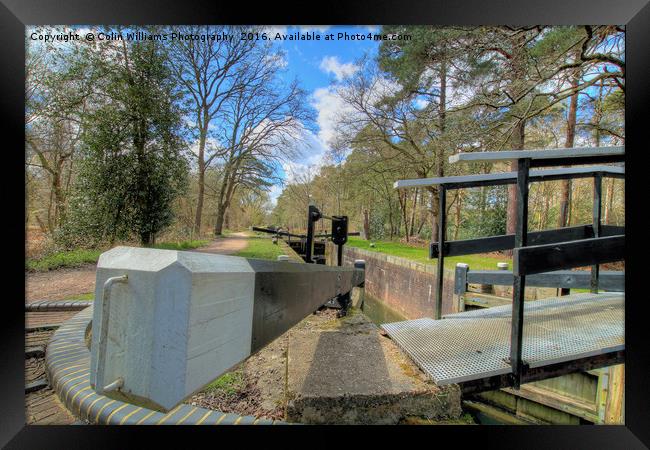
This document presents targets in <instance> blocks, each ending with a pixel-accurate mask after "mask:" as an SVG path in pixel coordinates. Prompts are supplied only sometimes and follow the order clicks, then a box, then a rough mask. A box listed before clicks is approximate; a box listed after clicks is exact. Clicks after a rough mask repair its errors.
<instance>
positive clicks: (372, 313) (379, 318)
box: [362, 291, 408, 325]
mask: <svg viewBox="0 0 650 450" xmlns="http://www.w3.org/2000/svg"><path fill="white" fill-rule="evenodd" d="M362 311H363V313H364V314H365V315H366V316H368V318H369V319H370V320H372V321H373V322H374V323H375V325H381V324H383V323H391V322H400V321H402V320H408V319H407V318H406V317H404V316H403V315H401V314H400V313H398V312H397V311H395V310H394V309H392V308H390V307H388V306H386V304H385V303H383V302H381V301H379V300H378V299H376V298H375V297H373V296H372V295H369V294H368V292H367V291H366V292H365V293H364V296H363V308H362Z"/></svg>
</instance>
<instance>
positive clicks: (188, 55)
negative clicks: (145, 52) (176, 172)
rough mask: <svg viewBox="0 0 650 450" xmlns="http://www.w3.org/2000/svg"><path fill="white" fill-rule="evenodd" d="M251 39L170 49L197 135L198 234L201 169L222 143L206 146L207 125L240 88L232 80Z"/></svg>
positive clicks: (180, 43) (197, 29)
mask: <svg viewBox="0 0 650 450" xmlns="http://www.w3.org/2000/svg"><path fill="white" fill-rule="evenodd" d="M238 29H239V28H238V27H215V26H211V25H204V26H188V27H182V28H181V30H180V31H181V32H182V33H185V34H192V35H198V34H203V35H210V34H221V33H225V34H234V35H235V36H237V35H238ZM253 49H254V41H247V40H241V39H237V38H235V39H232V40H228V39H222V40H216V39H215V40H212V39H205V40H176V41H175V42H174V44H173V45H172V46H171V49H170V58H171V66H172V68H173V70H174V74H175V76H176V77H177V79H178V80H179V82H180V83H181V85H182V86H183V87H184V89H185V91H186V94H187V99H188V101H189V104H190V105H191V106H190V107H189V109H190V111H191V112H192V113H191V116H190V117H191V118H192V119H194V121H195V125H194V128H195V130H196V133H197V135H198V136H197V137H198V148H197V155H196V156H197V171H198V194H197V203H196V210H195V218H194V232H195V233H197V234H200V233H201V220H202V215H203V201H204V196H205V171H206V169H207V168H208V167H209V166H210V164H211V163H212V161H213V160H214V159H215V158H217V157H220V156H223V155H224V152H225V151H226V150H225V149H224V148H223V147H222V146H219V145H209V144H208V138H209V136H210V125H211V123H212V122H213V120H214V119H215V118H217V117H218V116H219V114H220V113H221V111H222V108H223V107H224V104H226V102H227V101H228V100H229V99H230V98H231V97H232V95H234V93H235V92H236V90H237V89H240V88H241V86H239V85H238V84H237V83H236V80H237V79H238V76H239V75H238V70H239V67H240V66H241V65H242V64H243V62H244V61H245V60H246V58H247V57H248V56H249V55H250V54H251V53H252V52H253Z"/></svg>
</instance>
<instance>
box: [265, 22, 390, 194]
mask: <svg viewBox="0 0 650 450" xmlns="http://www.w3.org/2000/svg"><path fill="white" fill-rule="evenodd" d="M267 32H268V33H273V34H274V35H275V33H281V34H287V33H295V32H302V33H305V32H314V33H318V34H320V35H321V40H319V41H315V40H312V41H281V40H275V41H273V42H274V45H275V46H277V48H278V49H280V50H281V51H282V52H283V54H284V65H285V67H284V70H283V72H282V74H281V75H280V76H281V77H282V78H283V79H285V80H286V81H287V82H290V81H292V80H293V79H298V80H299V83H300V86H301V87H302V88H303V89H304V90H305V91H306V92H307V99H308V102H309V105H310V106H311V107H313V108H314V110H315V114H316V121H315V123H313V124H310V125H308V130H307V133H306V136H305V137H306V139H305V141H306V144H305V145H304V148H303V155H302V156H301V157H300V158H298V159H296V160H294V161H292V162H290V163H288V164H283V167H282V168H280V169H279V173H278V175H279V176H280V177H282V178H283V179H284V180H285V182H291V181H292V180H293V179H294V175H295V174H299V173H303V172H304V171H305V170H307V169H308V168H309V167H310V166H311V167H312V168H314V169H316V168H317V167H318V166H320V165H321V164H322V163H323V157H324V156H325V154H326V153H327V151H328V149H329V148H330V142H331V141H330V140H331V139H332V138H333V137H334V123H335V119H336V116H337V114H339V113H340V110H341V107H342V105H341V103H340V102H341V101H340V100H339V99H338V98H337V97H336V95H334V93H333V90H332V89H333V86H334V85H335V84H336V83H338V82H340V81H342V80H343V79H345V78H346V77H348V76H350V75H352V74H354V73H355V71H356V70H358V67H357V66H356V65H355V62H357V61H358V60H359V59H360V58H362V57H363V56H365V55H368V56H370V57H373V56H375V55H376V54H377V51H378V48H379V42H378V41H368V40H337V39H335V40H332V41H325V40H323V37H324V35H326V34H330V33H334V34H335V35H336V34H337V33H340V32H341V33H342V32H346V33H348V34H349V35H352V34H356V33H361V34H367V33H368V32H373V33H378V32H379V27H377V26H338V25H337V26H322V25H318V26H313V27H310V26H275V27H269V28H268V31H267ZM282 189H283V186H282V185H280V184H277V185H275V186H273V188H272V189H271V192H270V196H271V201H272V203H275V201H276V200H277V197H278V196H279V195H280V193H281V192H282Z"/></svg>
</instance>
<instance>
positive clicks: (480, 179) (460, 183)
mask: <svg viewBox="0 0 650 450" xmlns="http://www.w3.org/2000/svg"><path fill="white" fill-rule="evenodd" d="M597 174H600V175H601V176H606V177H611V178H625V168H624V167H620V166H591V167H564V168H561V169H547V170H531V171H530V175H529V181H530V182H542V181H553V180H566V179H572V178H589V177H593V176H595V175H597ZM516 182H517V172H501V173H487V174H479V175H455V176H449V177H433V178H414V179H408V180H397V181H395V183H393V187H394V188H395V189H406V188H413V187H422V186H445V187H446V188H447V189H463V188H472V187H479V186H502V185H506V184H515V183H516Z"/></svg>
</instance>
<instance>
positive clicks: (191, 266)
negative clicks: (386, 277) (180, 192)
mask: <svg viewBox="0 0 650 450" xmlns="http://www.w3.org/2000/svg"><path fill="white" fill-rule="evenodd" d="M125 275H126V277H127V279H126V281H124V282H119V283H116V284H113V285H112V287H111V288H110V289H111V290H110V296H109V297H108V298H104V295H103V294H104V283H105V282H106V281H107V280H108V279H109V278H112V277H120V276H122V277H123V276H125ZM362 277H363V273H362V271H356V270H354V269H352V268H333V267H326V266H316V265H307V264H304V265H302V264H286V263H284V262H277V261H263V260H254V259H246V258H240V257H233V256H224V255H214V254H206V253H198V252H179V251H173V250H159V249H147V248H132V247H116V248H114V249H112V250H110V251H108V252H105V253H103V254H102V255H101V256H100V258H99V261H98V264H97V279H96V290H95V299H96V301H95V307H94V311H93V338H92V345H91V374H90V381H91V386H92V387H93V388H94V389H95V390H96V391H98V392H103V393H104V395H106V396H109V397H112V398H116V399H120V400H125V401H128V402H130V403H134V404H137V405H139V406H144V407H148V408H151V409H157V410H161V411H168V410H169V409H171V408H173V407H174V406H175V405H177V404H178V403H180V402H181V401H182V400H183V399H185V398H187V397H188V396H190V395H191V394H193V393H194V392H196V391H198V390H199V389H201V388H202V387H204V386H205V385H206V384H208V383H210V382H211V381H212V380H214V379H215V378H217V377H218V376H219V375H221V374H222V373H224V372H225V371H227V370H228V369H230V368H231V367H233V366H234V365H236V364H237V363H239V362H241V361H243V360H244V359H246V358H247V357H249V356H250V355H251V353H254V352H255V351H257V350H259V349H260V348H261V347H263V346H264V345H266V344H267V343H269V342H271V341H272V340H273V339H274V338H276V337H277V336H279V335H280V334H282V333H283V332H284V331H286V330H287V329H288V328H290V327H291V326H293V325H294V324H295V323H298V322H299V321H300V320H301V319H302V318H303V317H305V316H307V315H309V314H311V312H312V311H314V310H315V309H316V308H317V307H318V306H320V305H322V304H324V303H325V302H327V301H328V300H329V298H331V297H333V296H335V295H337V294H338V293H342V292H349V290H350V289H351V288H352V286H354V285H357V284H359V283H362V282H363V278H362ZM105 302H108V305H107V306H106V307H105ZM104 310H105V312H104ZM105 313H106V314H105ZM102 324H105V326H106V329H105V330H102ZM103 335H105V336H106V339H105V344H104V345H100V340H101V337H102V336H103ZM111 384H112V385H113V387H114V389H112V390H109V391H104V387H106V386H107V385H111Z"/></svg>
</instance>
